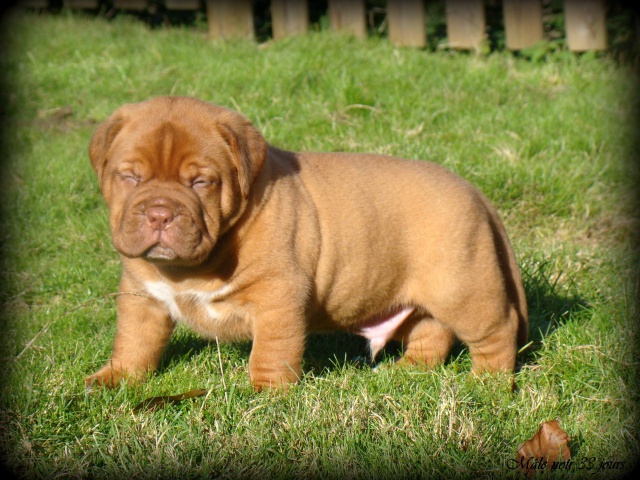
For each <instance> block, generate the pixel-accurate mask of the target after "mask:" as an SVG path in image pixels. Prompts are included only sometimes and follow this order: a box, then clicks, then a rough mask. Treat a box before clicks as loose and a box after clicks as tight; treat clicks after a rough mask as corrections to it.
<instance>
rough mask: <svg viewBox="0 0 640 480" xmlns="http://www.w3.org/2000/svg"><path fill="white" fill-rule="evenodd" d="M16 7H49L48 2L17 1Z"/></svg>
mask: <svg viewBox="0 0 640 480" xmlns="http://www.w3.org/2000/svg"><path fill="white" fill-rule="evenodd" d="M16 6H17V7H25V8H47V7H48V6H49V0H18V1H17V2H16Z"/></svg>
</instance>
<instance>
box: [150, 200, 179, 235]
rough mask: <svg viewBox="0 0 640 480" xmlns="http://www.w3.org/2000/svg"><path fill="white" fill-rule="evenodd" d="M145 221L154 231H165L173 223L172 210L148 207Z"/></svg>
mask: <svg viewBox="0 0 640 480" xmlns="http://www.w3.org/2000/svg"><path fill="white" fill-rule="evenodd" d="M147 221H148V222H149V225H151V228H153V229H154V230H165V229H166V228H167V227H168V226H169V225H170V224H171V222H173V210H171V209H170V208H168V207H164V206H162V205H156V206H153V207H149V208H147Z"/></svg>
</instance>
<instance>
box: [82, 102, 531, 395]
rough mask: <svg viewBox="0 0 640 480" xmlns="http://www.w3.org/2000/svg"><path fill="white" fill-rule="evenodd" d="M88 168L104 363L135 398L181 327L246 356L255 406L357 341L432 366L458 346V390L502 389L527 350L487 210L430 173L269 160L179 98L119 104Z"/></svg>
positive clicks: (220, 116) (336, 160)
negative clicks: (100, 220)
mask: <svg viewBox="0 0 640 480" xmlns="http://www.w3.org/2000/svg"><path fill="white" fill-rule="evenodd" d="M89 150H90V157H91V163H92V165H93V167H94V168H95V171H96V172H97V176H98V181H99V184H100V189H101V191H102V194H103V195H104V198H105V200H106V203H107V204H108V206H109V211H110V217H109V219H110V228H111V234H112V240H113V244H114V246H115V248H116V249H117V250H118V252H119V253H120V256H121V259H122V277H121V281H120V294H119V296H118V301H117V310H118V320H117V332H116V336H115V341H114V345H113V353H112V355H111V359H110V360H109V361H108V362H107V363H106V365H105V366H104V367H102V368H101V369H100V370H98V371H97V372H96V373H95V374H93V375H91V376H89V377H88V378H87V384H88V385H89V386H98V385H104V386H109V387H113V386H114V385H117V384H119V382H121V381H124V380H130V381H134V382H135V381H140V380H143V379H144V377H145V376H146V374H148V372H150V371H152V370H154V369H155V368H156V367H157V366H158V363H159V361H160V357H161V355H162V352H163V349H164V347H165V345H166V344H167V342H168V340H169V337H170V336H171V333H172V331H173V329H174V325H175V322H182V323H184V324H186V325H187V326H189V327H190V328H191V329H193V330H194V331H196V332H198V333H199V334H201V335H203V336H205V337H207V338H210V339H214V338H217V339H220V340H227V341H231V340H236V339H251V340H252V341H253V343H252V350H251V355H250V358H249V377H250V380H251V383H252V385H253V386H254V387H255V388H256V389H257V390H259V389H262V388H263V387H278V386H281V387H285V388H286V386H287V385H288V384H289V383H291V382H296V381H298V380H299V379H300V377H301V374H302V372H301V361H302V357H303V352H304V348H305V338H306V337H307V335H308V334H309V333H311V332H318V331H331V330H342V331H347V332H352V333H355V334H358V335H362V336H364V337H365V338H367V339H368V340H369V342H370V349H371V355H372V356H373V357H375V355H376V353H378V352H379V350H380V349H381V348H383V347H384V345H385V344H386V343H387V342H388V341H389V340H390V339H397V340H400V341H402V342H403V346H404V355H403V358H402V359H401V360H400V362H401V363H417V364H422V365H424V366H427V367H428V366H434V365H436V364H438V363H439V362H442V361H443V360H444V359H445V358H446V357H447V355H448V353H449V350H450V348H451V347H452V344H453V343H454V341H455V339H456V338H458V339H459V340H460V341H462V342H464V343H465V344H466V345H467V347H468V349H469V352H470V355H471V361H472V372H474V373H478V372H482V371H492V372H493V371H503V370H505V371H510V370H512V369H513V368H514V366H515V360H516V353H517V350H518V346H519V345H522V344H523V343H524V342H525V340H526V336H527V307H526V303H525V295H524V291H523V287H522V280H521V277H520V273H519V270H518V265H517V263H516V260H515V258H514V254H513V251H512V248H511V246H510V244H509V240H508V238H507V235H506V233H505V230H504V228H503V226H502V223H501V221H500V220H499V218H498V215H497V214H496V211H495V209H494V208H493V207H492V206H491V204H490V203H489V201H488V200H487V199H486V198H485V196H483V195H482V194H481V193H480V192H479V191H478V190H477V189H476V188H475V187H473V186H472V185H471V184H469V183H468V182H466V181H465V180H463V179H461V178H460V177H458V176H456V175H455V174H453V173H451V172H449V171H447V170H445V169H444V168H442V167H440V166H438V165H437V164H435V163H430V162H426V161H411V160H402V159H399V158H394V157H390V156H383V155H369V154H350V153H349V154H348V153H293V152H289V151H285V150H281V149H279V148H275V147H273V146H271V145H269V144H267V142H266V141H265V139H264V138H263V136H262V135H261V134H260V133H259V132H258V130H257V129H256V128H255V127H254V126H253V125H252V124H251V123H250V122H249V121H248V120H247V119H246V118H244V117H243V116H241V115H240V114H238V113H236V112H234V111H232V110H228V109H226V108H222V107H219V106H215V105H211V104H208V103H205V102H202V101H199V100H196V99H193V98H187V97H159V98H153V99H151V100H147V101H144V102H141V103H135V104H127V105H124V106H122V107H121V108H119V109H118V110H116V111H115V112H114V113H113V114H112V115H111V116H110V117H109V118H108V119H107V120H106V121H104V123H102V124H101V125H100V126H99V127H98V128H97V130H96V132H95V134H94V136H93V138H92V140H91V144H90V149H89Z"/></svg>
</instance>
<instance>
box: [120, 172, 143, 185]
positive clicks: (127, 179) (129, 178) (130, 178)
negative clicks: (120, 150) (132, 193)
mask: <svg viewBox="0 0 640 480" xmlns="http://www.w3.org/2000/svg"><path fill="white" fill-rule="evenodd" d="M117 176H118V178H119V179H120V180H121V181H122V182H124V183H125V184H127V185H129V186H132V187H135V186H136V185H138V184H139V183H140V177H139V176H137V175H135V174H134V173H133V172H129V171H126V172H119V173H118V174H117Z"/></svg>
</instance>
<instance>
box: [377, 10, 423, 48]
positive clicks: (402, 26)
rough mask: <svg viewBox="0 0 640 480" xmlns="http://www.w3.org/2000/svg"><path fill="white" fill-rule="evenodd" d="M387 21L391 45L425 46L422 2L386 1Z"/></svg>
mask: <svg viewBox="0 0 640 480" xmlns="http://www.w3.org/2000/svg"><path fill="white" fill-rule="evenodd" d="M387 20H388V22H389V39H390V40H391V43H392V44H393V45H398V46H405V47H424V46H425V45H426V44H427V37H426V33H425V26H424V20H425V19H424V2H423V1H422V0H388V1H387Z"/></svg>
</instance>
